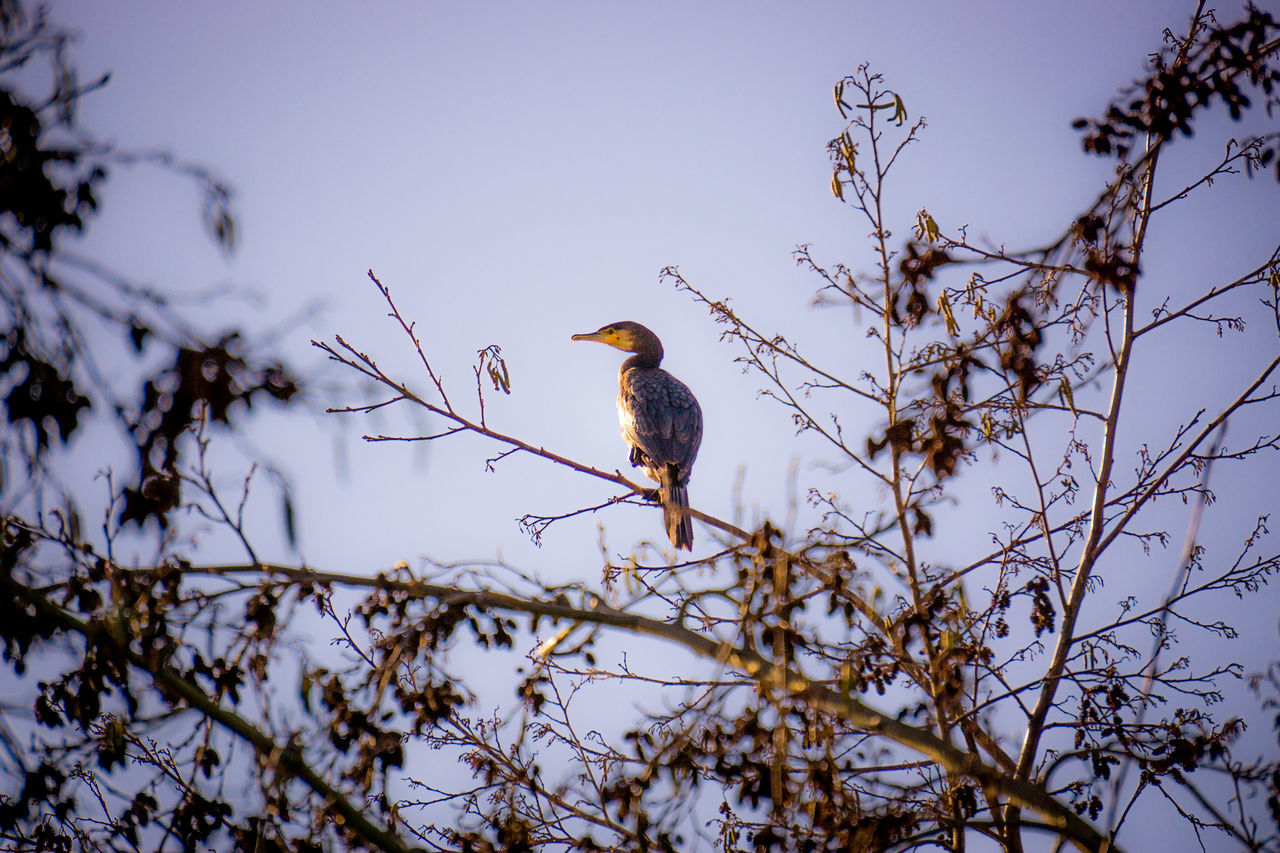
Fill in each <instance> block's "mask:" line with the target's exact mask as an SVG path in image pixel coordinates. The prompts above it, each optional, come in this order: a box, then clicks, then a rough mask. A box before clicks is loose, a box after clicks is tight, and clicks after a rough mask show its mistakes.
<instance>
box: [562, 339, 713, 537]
mask: <svg viewBox="0 0 1280 853" xmlns="http://www.w3.org/2000/svg"><path fill="white" fill-rule="evenodd" d="M572 340H575V341H597V342H599V343H602V344H608V345H609V346H611V347H616V348H617V349H620V350H622V351H623V352H629V353H634V355H632V356H631V357H630V358H628V359H627V360H626V361H624V362H623V363H622V367H621V368H619V370H618V423H619V425H620V426H621V427H622V437H623V439H625V440H626V442H627V444H628V445H629V446H630V448H631V452H630V459H631V465H632V466H633V467H637V468H641V469H642V470H643V471H644V473H645V475H646V476H648V478H649V479H650V480H653V481H654V482H655V483H657V484H658V485H659V489H658V490H657V492H658V494H657V497H658V500H659V502H660V503H661V504H662V519H663V524H664V525H665V526H666V528H667V536H668V538H670V539H671V544H672V545H674V546H675V547H676V548H677V549H680V548H683V549H684V550H686V551H691V550H693V520H692V519H691V518H690V517H689V515H688V513H687V512H686V510H688V508H689V475H690V474H691V473H692V472H693V460H694V459H696V458H697V456H698V446H699V445H700V444H701V443H702V407H701V406H699V405H698V399H697V398H696V397H694V396H693V392H692V391H690V390H689V386H687V385H685V384H684V383H683V382H681V381H680V380H679V379H676V378H675V377H674V376H672V375H671V374H670V373H668V372H667V371H665V370H663V369H662V368H661V367H659V366H658V365H660V364H661V363H662V341H660V340H658V336H657V335H655V334H654V333H653V332H652V331H650V330H649V329H648V328H646V327H645V326H642V325H640V324H639V323H635V322H632V321H630V320H624V321H622V322H618V323H610V324H609V325H607V326H601V327H600V328H599V329H597V330H596V331H594V332H588V333H586V334H579V335H574V336H573V337H572Z"/></svg>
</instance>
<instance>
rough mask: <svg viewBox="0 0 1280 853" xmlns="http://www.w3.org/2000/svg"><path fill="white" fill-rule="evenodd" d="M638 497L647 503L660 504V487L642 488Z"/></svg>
mask: <svg viewBox="0 0 1280 853" xmlns="http://www.w3.org/2000/svg"><path fill="white" fill-rule="evenodd" d="M640 497H642V498H644V499H645V500H647V501H648V502H649V503H654V504H660V503H662V489H644V490H643V491H641V492H640Z"/></svg>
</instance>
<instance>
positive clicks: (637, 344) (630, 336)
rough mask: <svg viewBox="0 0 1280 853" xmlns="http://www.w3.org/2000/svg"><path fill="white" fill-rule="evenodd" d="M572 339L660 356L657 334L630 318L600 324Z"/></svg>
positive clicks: (659, 343) (660, 347) (660, 345)
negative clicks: (598, 326) (592, 330)
mask: <svg viewBox="0 0 1280 853" xmlns="http://www.w3.org/2000/svg"><path fill="white" fill-rule="evenodd" d="M572 340H575V341H598V342H599V343H602V344H608V345H609V346H611V347H616V348H617V349H620V350H622V351H623V352H635V353H645V354H650V355H656V356H657V357H658V358H661V357H662V342H661V341H659V340H658V336H657V335H655V334H654V333H653V332H651V331H649V329H647V328H646V327H644V326H641V325H640V324H639V323H633V322H631V321H630V320H623V321H622V322H620V323H610V324H609V325H607V326H601V327H600V328H599V329H597V330H596V331H594V332H587V333H586V334H581V335H574V336H573V338H572Z"/></svg>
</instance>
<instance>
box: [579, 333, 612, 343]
mask: <svg viewBox="0 0 1280 853" xmlns="http://www.w3.org/2000/svg"><path fill="white" fill-rule="evenodd" d="M569 340H571V341H597V342H599V343H602V344H612V343H613V340H612V338H611V336H610V335H609V334H608V333H607V332H604V331H599V332H584V333H582V334H581V335H574V336H573V337H572V338H570V339H569Z"/></svg>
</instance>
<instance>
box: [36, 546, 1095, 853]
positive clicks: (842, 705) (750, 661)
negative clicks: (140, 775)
mask: <svg viewBox="0 0 1280 853" xmlns="http://www.w3.org/2000/svg"><path fill="white" fill-rule="evenodd" d="M128 571H130V572H134V573H139V574H146V573H148V572H149V571H151V570H146V569H133V570H128ZM183 571H184V573H186V574H206V575H234V574H246V573H249V574H265V575H269V576H278V577H282V578H285V579H287V580H289V581H291V582H299V583H303V582H306V583H313V584H324V585H333V584H341V585H344V586H355V587H370V588H383V589H392V590H397V591H401V592H404V593H407V594H409V595H414V596H420V597H423V598H430V599H434V600H436V601H440V602H442V603H447V604H451V605H458V604H471V605H473V606H476V607H480V608H486V609H487V608H492V609H496V610H505V611H508V612H514V613H525V614H529V615H533V616H541V617H545V618H549V619H553V620H565V621H569V622H582V623H589V624H595V625H602V626H607V627H612V628H617V629H619V630H622V631H626V632H630V633H632V634H638V635H645V636H651V637H656V638H658V639H661V640H666V641H668V642H672V643H676V644H677V645H680V646H683V647H684V648H686V649H688V650H689V651H691V652H693V653H695V654H697V655H699V656H701V657H704V658H707V659H709V660H713V661H716V662H722V663H725V664H727V665H729V666H731V667H733V668H735V669H737V670H739V671H741V672H744V673H746V674H747V675H748V676H750V677H751V678H752V679H754V680H756V681H757V682H759V683H761V684H767V685H771V686H777V687H783V688H785V689H786V690H787V691H788V692H790V693H791V694H792V695H795V696H798V697H802V698H804V699H806V700H807V701H808V702H810V703H811V704H812V705H813V706H815V707H817V708H819V709H821V710H824V711H826V712H827V713H830V714H834V715H836V716H838V717H840V718H841V719H844V720H846V721H848V722H850V723H852V724H853V725H855V726H857V727H858V728H860V729H862V730H864V731H867V732H870V733H874V734H878V735H881V736H883V737H886V738H888V739H889V740H892V741H894V742H896V743H898V744H900V745H902V746H905V747H907V748H908V749H911V750H914V751H916V752H918V753H920V754H922V755H924V756H926V757H928V758H930V759H932V760H933V761H935V762H936V763H938V764H939V765H940V766H942V767H943V768H944V769H946V771H947V772H948V773H950V774H953V775H956V776H968V777H971V778H974V779H976V780H978V781H979V782H980V783H982V784H983V785H984V786H989V787H991V788H993V789H996V790H998V791H1000V792H1001V793H1002V794H1004V795H1005V796H1007V797H1009V798H1010V800H1011V801H1012V802H1015V803H1017V804H1019V805H1021V806H1023V807H1026V808H1029V809H1032V810H1034V811H1036V812H1038V813H1039V814H1040V815H1041V816H1042V817H1043V818H1044V819H1045V820H1046V822H1048V823H1049V824H1051V825H1052V826H1054V827H1055V828H1057V829H1058V831H1060V832H1061V833H1062V834H1064V835H1065V836H1067V837H1068V838H1070V839H1071V840H1072V841H1073V842H1074V843H1075V844H1076V845H1077V846H1078V847H1079V848H1080V849H1081V850H1087V851H1100V850H1102V849H1104V843H1105V842H1104V838H1103V836H1102V835H1101V834H1100V833H1099V832H1098V831H1097V830H1096V829H1094V828H1093V827H1092V826H1091V825H1090V824H1089V823H1088V822H1087V821H1085V820H1083V819H1082V818H1080V817H1079V816H1078V815H1077V814H1076V813H1075V812H1074V811H1073V810H1072V809H1071V808H1070V807H1068V806H1066V805H1064V804H1063V803H1060V802H1058V801H1057V800H1056V799H1054V798H1053V797H1052V796H1051V795H1050V794H1049V793H1048V792H1046V791H1045V790H1044V788H1042V787H1041V786H1039V785H1037V784H1035V783H1032V782H1029V781H1027V780H1024V779H1020V778H1017V777H1015V776H1013V775H1012V774H1010V773H1007V772H1005V771H1004V770H1001V769H1000V768H999V767H995V766H992V765H989V764H986V763H984V762H983V761H982V760H981V758H980V757H979V756H978V755H976V754H974V753H969V752H965V751H963V750H961V749H958V748H957V747H955V746H954V745H952V744H950V743H948V742H947V741H945V740H943V739H941V738H939V737H938V736H937V735H935V734H933V733H932V732H930V731H928V730H927V729H918V728H914V727H912V726H908V725H906V724H905V723H902V722H900V721H899V720H898V719H897V718H896V717H894V716H892V715H888V714H885V713H882V712H880V711H878V710H876V709H875V708H873V707H871V706H870V705H867V704H865V703H864V702H862V701H861V700H860V699H857V698H855V697H854V696H852V695H851V694H850V693H848V692H845V691H842V690H837V689H834V688H832V687H828V686H827V685H825V684H822V683H819V682H815V681H812V680H810V679H809V678H808V677H806V676H805V675H803V674H802V673H800V672H798V671H796V670H795V669H793V668H791V667H788V666H782V665H779V664H778V663H776V662H774V661H772V660H770V659H768V658H766V657H764V656H763V655H761V654H760V653H759V652H757V651H755V650H754V649H751V648H748V647H745V646H736V645H733V644H732V643H731V642H727V641H722V640H718V639H716V638H714V637H709V636H706V635H705V634H701V633H698V632H696V631H693V630H691V629H689V628H686V627H684V626H683V625H680V624H676V623H673V622H666V621H662V620H660V619H653V618H650V617H647V616H643V615H641V614H638V613H631V612H628V611H625V610H619V609H616V608H614V607H611V606H610V605H608V604H607V603H605V602H604V601H603V600H602V599H600V598H599V597H597V596H594V595H592V596H591V598H590V601H589V603H588V604H587V605H585V606H574V605H571V604H566V603H563V599H561V600H559V601H546V600H540V599H534V598H525V597H522V596H518V595H511V594H508V593H502V592H494V591H491V590H484V589H474V590H467V589H459V588H457V587H455V586H448V585H442V584H433V583H428V582H426V581H419V580H399V579H391V578H388V577H386V576H385V575H379V576H377V577H368V576H364V575H355V574H345V573H334V572H317V571H314V570H312V569H307V568H296V567H290V566H281V565H273V564H259V565H225V566H190V567H184V569H183ZM48 606H52V605H48ZM68 618H72V619H73V618H74V617H68ZM175 677H176V676H175ZM191 689H192V690H194V689H195V688H194V687H191ZM233 716H234V715H233ZM237 719H239V718H237ZM220 722H221V720H220ZM245 725H248V724H247V723H246V724H245ZM254 731H256V730H254ZM258 735H259V736H260V737H263V738H265V735H261V733H258ZM255 745H256V743H255ZM388 849H390V848H388ZM1109 849H1110V850H1113V851H1117V850H1118V848H1116V847H1114V846H1112V847H1110V848H1109Z"/></svg>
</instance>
